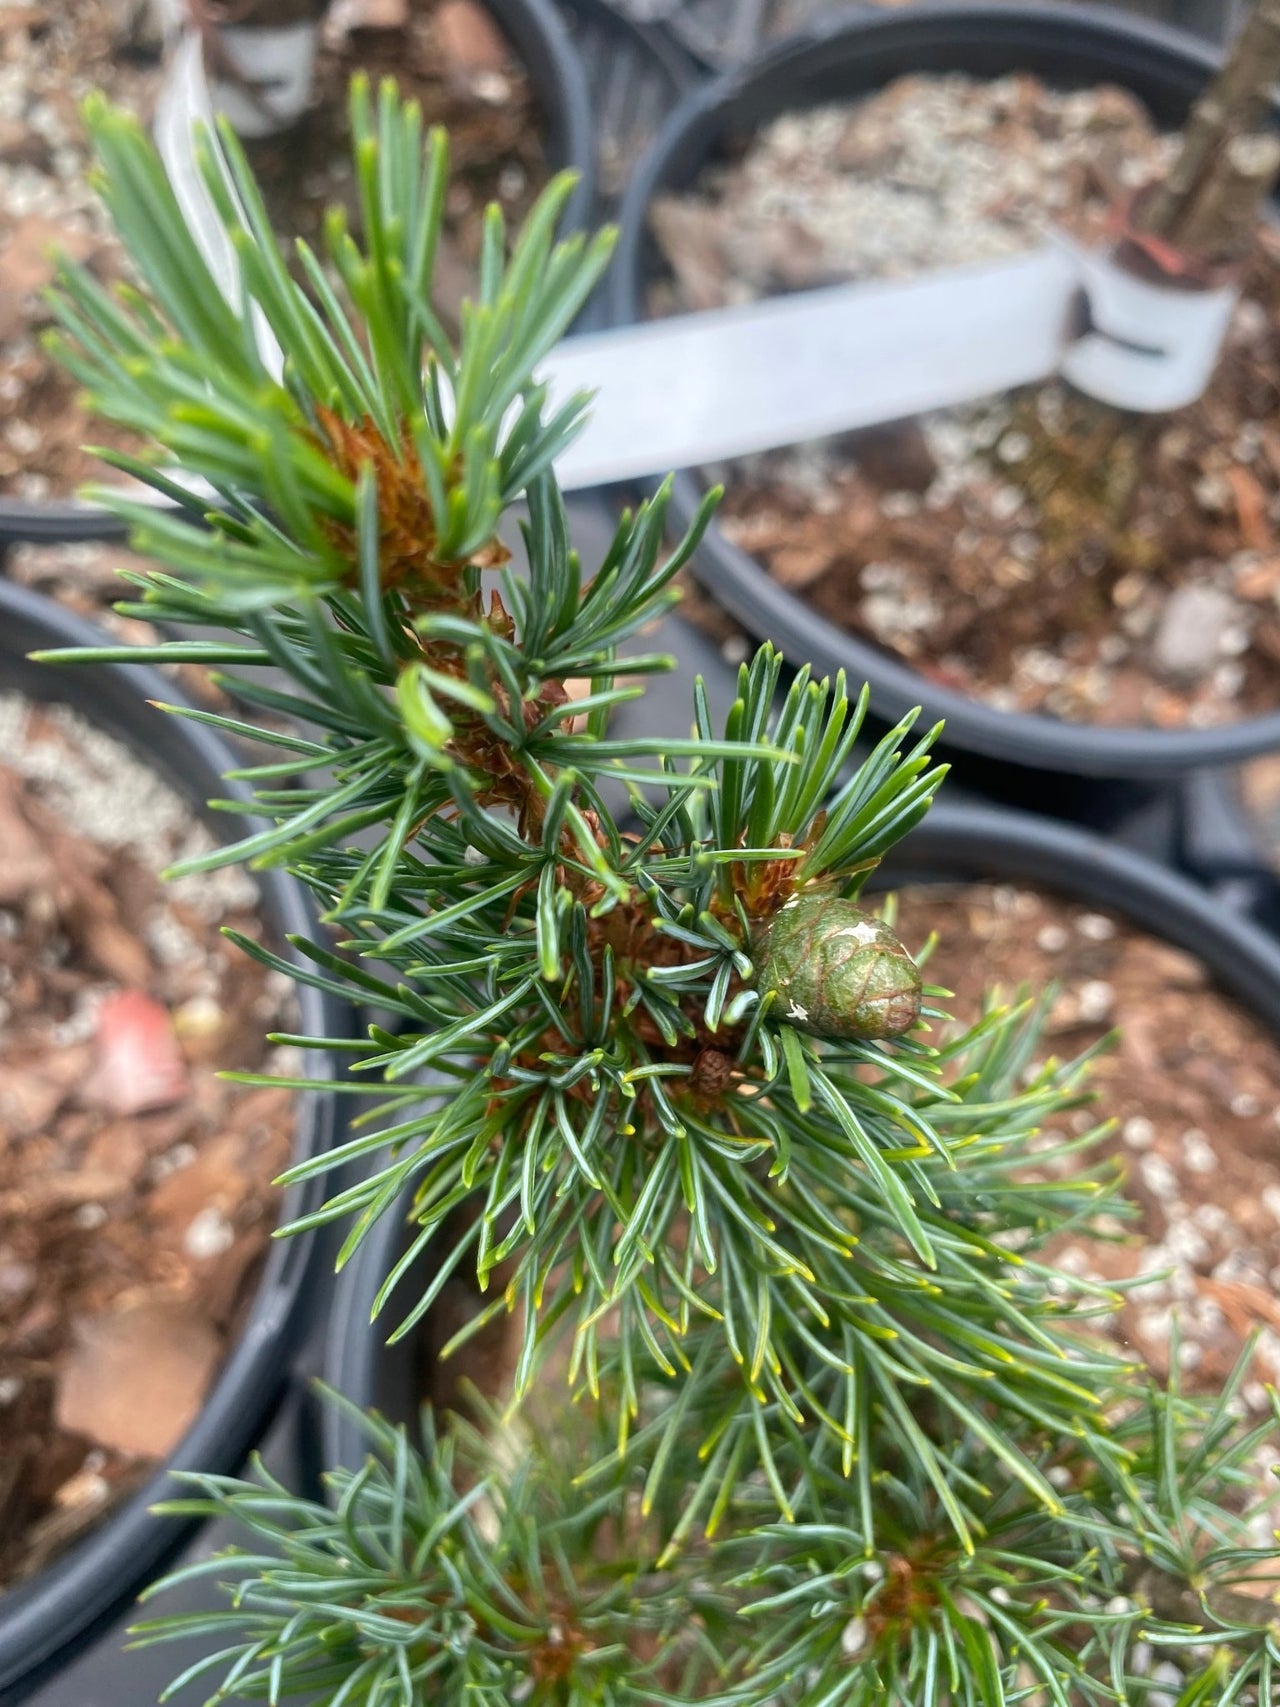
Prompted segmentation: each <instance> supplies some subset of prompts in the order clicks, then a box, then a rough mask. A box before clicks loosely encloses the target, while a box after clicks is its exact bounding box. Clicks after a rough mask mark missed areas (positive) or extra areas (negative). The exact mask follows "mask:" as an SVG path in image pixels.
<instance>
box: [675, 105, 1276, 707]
mask: <svg viewBox="0 0 1280 1707" xmlns="http://www.w3.org/2000/svg"><path fill="white" fill-rule="evenodd" d="M1175 144H1176V139H1173V138H1170V137H1167V136H1161V135H1159V134H1158V133H1157V131H1156V129H1155V128H1154V126H1153V124H1152V122H1151V120H1150V118H1149V117H1148V115H1147V114H1146V112H1145V110H1144V109H1143V108H1142V107H1141V105H1140V103H1139V102H1138V101H1137V100H1136V99H1135V98H1134V97H1133V96H1131V95H1129V94H1127V93H1125V92H1124V91H1122V90H1119V89H1114V88H1097V89H1087V90H1077V91H1073V92H1070V93H1060V92H1055V91H1053V90H1050V89H1047V88H1046V87H1045V86H1044V85H1043V84H1042V83H1040V82H1039V81H1038V80H1037V79H1035V78H1033V77H1031V76H1021V75H1020V76H1010V77H1004V78H1001V79H998V80H996V81H993V82H982V81H977V80H974V79H971V78H968V77H964V76H960V75H945V76H913V77H905V78H902V79H899V80H898V81H897V82H895V83H893V84H891V85H889V86H888V87H887V88H886V89H885V90H883V91H882V92H880V93H879V94H877V95H875V96H873V97H870V98H868V99H867V100H865V101H862V102H859V103H854V104H849V105H844V106H831V107H822V108H816V109H814V110H812V111H808V112H804V113H798V114H789V115H786V116H784V117H783V118H780V119H778V120H776V121H774V122H773V123H772V124H771V125H768V126H766V127H765V128H764V129H763V130H762V131H761V132H760V133H759V135H758V136H757V137H755V138H754V139H753V140H752V141H751V142H750V144H749V145H746V146H745V147H744V148H743V149H742V150H741V151H740V152H739V154H738V155H737V156H736V157H734V158H732V159H730V160H729V161H727V162H723V163H720V164H717V165H716V166H714V167H711V168H709V169H708V170H707V171H706V172H705V173H704V175H703V177H702V178H701V179H700V180H699V182H698V184H697V185H695V187H694V189H693V191H692V192H691V193H690V194H688V195H686V196H682V197H667V198H663V199H660V200H659V201H658V202H656V203H655V206H654V209H653V226H654V231H655V234H656V236H657V238H658V241H659V244H660V246H661V248H662V250H663V252H664V255H665V257H666V260H667V262H668V263H669V266H670V274H669V275H668V276H667V277H665V278H663V279H660V280H659V281H657V283H656V284H655V285H654V288H653V293H652V297H651V307H652V308H653V310H654V311H655V312H659V313H661V312H670V311H672V310H676V309H692V308H705V307H712V306H718V305H720V304H722V303H731V302H741V301H745V300H750V299H754V298H758V297H763V296H768V295H774V294H778V293H781V292H785V291H789V290H796V289H803V288H809V287H814V286H818V285H824V284H831V283H835V282H838V281H842V280H853V279H871V278H890V277H894V278H900V277H910V276H912V275H913V274H917V273H920V272H922V271H931V270H934V269H937V268H940V267H944V266H948V265H954V264H959V263H962V262H970V261H977V260H983V259H992V258H995V257H998V256H1001V255H1007V254H1012V253H1015V252H1017V251H1018V250H1022V249H1025V248H1027V247H1028V246H1030V245H1033V244H1035V243H1037V242H1039V241H1040V240H1041V239H1042V236H1043V233H1044V231H1045V229H1046V228H1047V227H1048V226H1049V225H1050V224H1057V225H1059V226H1062V227H1064V228H1066V229H1068V230H1070V231H1071V232H1072V233H1073V234H1074V235H1075V236H1077V237H1078V238H1080V239H1081V240H1084V241H1089V242H1097V241H1101V240H1102V239H1103V238H1104V237H1105V234H1106V230H1107V222H1108V219H1109V217H1110V209H1111V208H1112V207H1113V206H1114V205H1115V204H1116V203H1117V201H1119V200H1122V199H1123V198H1124V197H1125V196H1126V195H1128V194H1130V193H1132V192H1133V191H1134V190H1136V189H1137V188H1139V187H1140V186H1141V184H1143V183H1144V182H1147V181H1149V180H1150V179H1152V178H1153V177H1156V176H1158V175H1160V173H1161V172H1162V171H1163V170H1164V169H1165V168H1166V167H1167V165H1168V162H1169V160H1170V158H1171V154H1172V150H1173V148H1174V146H1175ZM850 382H851V383H853V384H856V375H852V376H850ZM1278 416H1280V242H1277V239H1276V238H1275V236H1274V235H1273V234H1272V233H1270V232H1269V231H1267V230H1265V229H1262V228H1260V229H1259V233H1258V237H1257V243H1256V246H1255V252H1254V255H1253V257H1252V259H1251V261H1250V263H1249V267H1248V270H1247V275H1246V278H1245V284H1244V291H1243V296H1242V300H1241V302H1240V304H1239V307H1238V309H1237V312H1236V315H1235V317H1234V320H1233V323H1232V326H1231V329H1230V333H1229V336H1228V339H1227V343H1226V346H1225V348H1224V352H1223V357H1222V360H1221V362H1220V365H1219V370H1218V373H1217V375H1216V377H1215V379H1214V382H1213V384H1212V385H1211V387H1210V389H1209V391H1208V392H1207V393H1206V395H1205V396H1204V397H1203V398H1202V399H1201V400H1200V401H1199V402H1198V403H1196V404H1194V405H1192V406H1191V407H1190V408H1188V409H1185V410H1182V411H1180V412H1178V413H1177V414H1174V415H1171V416H1168V417H1160V418H1157V419H1155V420H1154V421H1153V422H1151V423H1145V424H1144V423H1141V422H1138V421H1136V420H1133V419H1130V420H1128V421H1125V422H1123V423H1122V429H1121V430H1120V431H1119V432H1116V431H1115V425H1116V420H1115V418H1114V417H1111V416H1110V414H1109V412H1107V411H1101V410H1090V409H1088V408H1085V407H1082V404H1081V400H1079V399H1078V398H1076V397H1075V396H1074V395H1073V394H1072V393H1070V392H1069V391H1068V389H1067V388H1066V387H1065V386H1063V385H1061V384H1059V383H1058V382H1050V383H1049V384H1046V385H1043V386H1040V387H1036V388H1028V389H1027V390H1025V391H1021V392H1016V393H1011V394H1008V395H1006V396H1001V397H997V398H991V399H986V400H982V401H978V402H975V403H974V404H972V405H969V406H966V407H963V408H957V409H950V410H944V411H939V412H937V413H935V414H931V415H928V416H924V417H921V418H919V419H917V420H913V421H907V422H900V423H895V424H893V425H891V426H887V427H885V428H880V429H875V430H870V431H867V432H865V433H861V434H856V435H854V434H850V435H846V436H845V437H844V438H842V439H831V440H826V441H822V442H818V443H814V444H810V445H805V446H801V447H797V448H794V449H791V450H786V451H779V452H772V453H769V454H767V455H763V456H756V457H751V458H748V459H744V460H742V461H740V462H737V463H734V464H731V465H729V466H727V467H724V468H716V469H714V470H709V471H708V473H709V475H713V476H714V477H715V478H716V479H718V480H724V481H725V482H726V484H727V487H728V492H727V497H726V500H725V503H724V507H723V510H722V513H721V526H722V527H723V528H724V530H725V532H726V534H727V535H728V536H729V538H731V539H732V540H734V541H735V542H736V543H737V544H738V545H740V546H741V547H742V548H743V549H744V550H746V551H748V552H749V553H751V554H752V555H753V556H755V557H757V558H759V559H760V560H761V561H762V562H763V563H764V564H765V565H766V567H767V568H768V569H769V571H770V573H771V574H773V575H774V576H775V577H776V578H777V579H778V580H779V581H781V582H782V583H783V584H784V585H786V586H788V587H790V588H791V589H792V590H794V591H795V592H796V593H797V594H798V595H800V596H802V597H803V598H805V599H806V600H808V601H809V602H810V603H811V604H812V605H813V606H814V607H815V608H816V609H817V610H818V611H819V612H821V614H823V615H824V616H826V617H827V618H829V619H830V620H831V621H833V622H834V623H836V624H837V625H839V626H842V627H844V628H846V629H848V630H849V631H851V632H853V633H856V634H859V635H861V636H863V637H865V638H867V639H870V640H872V641H874V642H875V643H877V644H879V645H881V646H883V647H884V648H886V649H887V650H889V651H891V652H893V653H895V654H897V655H898V656H899V657H900V658H902V659H904V660H906V661H907V662H908V663H910V664H911V665H912V667H913V668H915V669H917V670H919V671H920V672H921V674H923V675H924V676H926V677H929V678H931V679H932V680H934V681H936V682H938V683H940V684H942V685H945V686H948V687H951V688H955V689H958V690H959V691H961V692H964V693H967V694H969V695H971V696H973V697H975V698H977V699H980V700H983V701H985V702H986V703H988V704H990V705H993V706H997V707H999V708H1001V709H1005V710H1016V711H1024V712H1044V713H1048V714H1050V715H1052V716H1056V717H1060V718H1065V719H1069V720H1074V721H1079V722H1087V723H1097V724H1112V725H1148V726H1154V727H1177V726H1183V725H1185V726H1190V727H1203V726H1210V725H1216V724H1222V723H1229V722H1232V721H1235V720H1237V719H1239V718H1241V717H1245V716H1249V715H1253V714H1256V713H1260V712H1263V711H1267V710H1272V709H1274V707H1275V703H1276V698H1277V681H1278V680H1280V675H1278V672H1280V540H1278V538H1277V530H1278V529H1280V426H1277V419H1278ZM1046 447H1048V449H1049V451H1050V452H1051V454H1050V455H1049V456H1048V457H1046V455H1045V451H1046Z"/></svg>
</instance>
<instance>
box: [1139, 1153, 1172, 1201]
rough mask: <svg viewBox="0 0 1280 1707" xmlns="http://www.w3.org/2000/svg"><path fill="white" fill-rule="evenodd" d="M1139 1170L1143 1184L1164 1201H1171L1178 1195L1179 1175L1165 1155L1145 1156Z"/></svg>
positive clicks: (1154, 1195) (1153, 1194)
mask: <svg viewBox="0 0 1280 1707" xmlns="http://www.w3.org/2000/svg"><path fill="white" fill-rule="evenodd" d="M1138 1172H1139V1174H1140V1176H1141V1178H1142V1183H1143V1185H1145V1186H1146V1188H1147V1190H1148V1191H1149V1192H1150V1193H1151V1194H1152V1196H1153V1197H1158V1198H1159V1199H1160V1200H1161V1201H1162V1202H1164V1203H1170V1202H1172V1201H1173V1200H1174V1199H1176V1197H1177V1195H1178V1176H1177V1174H1175V1173H1174V1171H1173V1169H1172V1168H1171V1167H1170V1166H1169V1164H1168V1162H1166V1161H1165V1159H1164V1157H1163V1156H1154V1155H1153V1156H1144V1157H1143V1158H1142V1160H1141V1162H1139V1164H1138Z"/></svg>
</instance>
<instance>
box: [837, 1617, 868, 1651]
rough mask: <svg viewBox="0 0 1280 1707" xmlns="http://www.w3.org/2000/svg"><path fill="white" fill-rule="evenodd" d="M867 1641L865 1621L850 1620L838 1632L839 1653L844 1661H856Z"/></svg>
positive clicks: (860, 1619)
mask: <svg viewBox="0 0 1280 1707" xmlns="http://www.w3.org/2000/svg"><path fill="white" fill-rule="evenodd" d="M866 1640H867V1621H866V1619H865V1618H851V1619H850V1620H849V1622H848V1623H847V1624H846V1625H845V1627H844V1629H843V1630H842V1631H841V1632H840V1652H841V1653H842V1654H843V1655H844V1657H845V1659H847V1660H852V1659H856V1658H857V1656H858V1655H859V1654H860V1653H861V1652H862V1650H863V1648H864V1647H865V1645H866Z"/></svg>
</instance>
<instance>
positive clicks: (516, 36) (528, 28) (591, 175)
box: [0, 0, 596, 548]
mask: <svg viewBox="0 0 1280 1707" xmlns="http://www.w3.org/2000/svg"><path fill="white" fill-rule="evenodd" d="M485 6H486V9H487V10H488V11H489V12H490V13H492V15H493V19H494V22H495V23H496V24H497V25H498V27H499V29H500V30H501V31H502V33H503V35H505V36H506V38H507V40H508V41H509V42H510V43H511V46H512V47H513V49H514V50H515V55H516V58H517V59H518V60H519V61H520V63H521V65H522V66H523V67H524V69H525V70H526V71H527V72H528V74H529V79H530V81H531V82H532V84H533V86H534V88H535V89H536V91H537V94H538V102H539V105H540V107H541V109H542V112H543V115H544V117H545V120H546V125H547V157H548V160H549V163H550V164H551V166H552V167H553V168H554V169H556V170H557V171H558V170H560V169H562V168H565V167H569V168H571V169H572V170H573V171H575V172H576V173H577V174H578V184H577V188H576V189H575V190H574V193H573V196H572V198H571V199H570V201H569V205H568V207H567V208H566V210H565V214H564V218H563V220H562V225H563V227H564V228H565V229H567V230H580V229H581V228H582V227H583V226H584V225H585V224H586V223H587V221H588V219H589V218H590V214H591V208H592V204H593V202H594V199H595V181H596V142H595V118H594V114H593V111H592V106H591V94H590V91H589V89H588V87H587V77H586V72H585V71H584V69H583V66H582V61H581V59H580V58H579V55H578V51H577V49H576V48H575V46H574V44H573V40H572V38H571V36H570V34H569V29H568V26H567V25H566V23H565V21H564V19H563V17H562V16H561V14H560V11H559V10H558V8H557V7H556V6H555V4H554V3H553V0H485ZM127 532H128V528H127V526H126V525H125V524H124V523H123V522H121V521H120V520H119V518H118V517H116V516H113V515H110V514H108V513H107V511H105V510H103V509H101V508H100V507H99V506H98V505H96V504H89V503H85V502H83V501H82V500H80V499H76V498H60V499H50V500H49V501H48V502H35V501H31V500H26V499H19V498H6V497H4V496H3V495H0V548H3V547H4V546H5V545H7V544H16V543H18V542H26V543H30V544H35V545H45V544H49V545H52V544H60V543H63V542H65V541H67V540H100V539H123V538H124V537H125V535H126V533H127Z"/></svg>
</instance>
